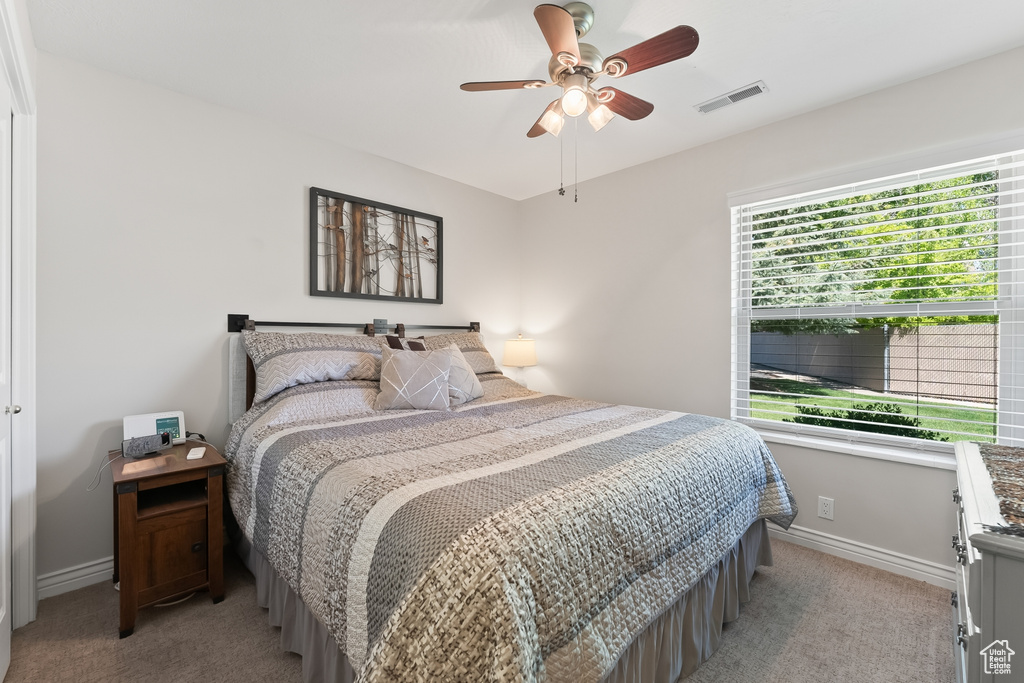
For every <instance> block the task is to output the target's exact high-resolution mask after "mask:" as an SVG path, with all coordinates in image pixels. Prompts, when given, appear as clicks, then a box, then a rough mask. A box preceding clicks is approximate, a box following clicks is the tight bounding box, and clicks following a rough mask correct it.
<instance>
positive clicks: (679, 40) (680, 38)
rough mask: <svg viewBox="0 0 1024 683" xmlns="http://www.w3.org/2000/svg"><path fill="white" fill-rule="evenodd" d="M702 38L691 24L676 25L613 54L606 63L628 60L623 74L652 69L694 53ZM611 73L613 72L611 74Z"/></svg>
mask: <svg viewBox="0 0 1024 683" xmlns="http://www.w3.org/2000/svg"><path fill="white" fill-rule="evenodd" d="M699 40H700V38H699V37H698V36H697V31H696V30H694V29H693V27H691V26H676V27H675V28H673V29H669V30H668V31H665V32H664V33H661V34H659V35H656V36H654V37H653V38H650V39H648V40H645V41H644V42H642V43H637V44H636V45H634V46H633V47H630V48H627V49H625V50H623V51H622V52H619V53H617V54H614V55H612V56H611V57H609V58H608V59H606V60H605V63H607V62H610V61H611V60H613V59H621V60H622V61H624V62H626V71H625V72H623V73H622V74H619V75H621V76H625V75H626V74H633V73H636V72H637V71H643V70H644V69H650V68H651V67H652V66H658V65H660V64H665V63H666V62H672V61H675V60H677V59H682V58H683V57H687V56H689V55H691V54H693V51H694V50H696V49H697V43H698V41H699ZM609 75H611V74H609Z"/></svg>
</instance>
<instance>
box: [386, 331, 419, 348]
mask: <svg viewBox="0 0 1024 683" xmlns="http://www.w3.org/2000/svg"><path fill="white" fill-rule="evenodd" d="M385 339H387V340H388V347H390V348H392V349H394V350H396V351H402V350H403V349H404V350H407V351H426V350H427V348H426V347H425V346H423V337H418V338H417V339H400V338H399V337H398V336H397V335H394V334H389V335H388V336H386V337H385Z"/></svg>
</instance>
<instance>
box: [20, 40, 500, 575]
mask: <svg viewBox="0 0 1024 683" xmlns="http://www.w3.org/2000/svg"><path fill="white" fill-rule="evenodd" d="M38 76H39V78H38V84H39V96H38V101H39V176H38V178H39V221H38V238H39V259H38V261H39V271H38V273H39V274H38V285H39V289H38V396H39V408H38V414H39V422H38V425H39V452H38V453H39V454H38V473H39V480H38V504H39V508H38V512H39V527H38V544H39V545H38V571H39V573H40V575H46V574H49V573H52V572H57V571H58V570H64V569H67V568H70V567H75V566H77V565H81V564H88V563H93V562H96V561H97V560H103V559H104V558H108V557H109V556H110V555H111V554H112V552H113V550H112V549H113V545H112V528H111V493H110V476H109V474H105V476H104V479H103V482H102V484H101V486H100V487H99V488H98V489H97V490H95V491H93V492H92V493H86V491H85V489H86V486H87V485H88V484H89V481H90V480H91V479H92V477H93V474H94V472H95V470H96V467H97V465H98V464H99V463H100V462H101V460H102V459H103V458H104V456H105V454H106V452H107V450H109V449H113V448H117V447H119V446H120V441H121V418H122V417H123V416H125V415H132V414H137V413H146V412H153V411H161V410H183V411H184V412H185V418H186V423H187V427H188V429H190V430H192V431H199V432H203V433H205V434H206V436H207V437H208V438H210V439H211V440H212V441H213V443H215V444H222V443H223V442H224V440H225V438H226V435H227V429H228V427H227V388H226V361H227V339H228V335H227V331H226V325H227V323H226V316H227V314H228V313H247V314H249V315H251V316H252V317H253V318H255V319H261V320H318V321H319V320H322V321H332V320H333V321H339V322H359V321H368V320H371V319H372V318H374V317H386V318H388V319H389V320H390V321H391V322H406V323H423V322H431V323H453V324H454V323H461V322H468V321H469V320H479V321H481V322H482V323H483V327H484V336H485V338H486V339H487V342H488V345H489V346H491V347H492V352H500V344H501V342H502V340H504V339H505V337H506V335H508V334H509V333H511V332H512V331H513V330H514V329H515V328H516V325H517V324H518V319H519V311H520V306H519V263H518V254H508V253H506V252H505V246H506V245H507V244H509V243H510V242H511V241H512V240H511V239H510V237H511V235H512V233H513V232H514V231H515V230H517V228H518V218H517V214H518V208H517V205H516V203H515V202H513V201H511V200H508V199H504V198H501V197H498V196H496V195H492V194H489V193H486V192H483V191H480V190H476V189H473V188H470V187H468V186H465V185H460V184H458V183H455V182H452V181H449V180H445V179H443V178H440V177H437V176H433V175H429V174H426V173H423V172H420V171H417V170H414V169H412V168H409V167H406V166H402V165H399V164H396V163H393V162H390V161H386V160H384V159H381V158H378V157H374V156H371V155H367V154H363V153H359V152H355V151H352V150H349V149H346V148H343V147H340V146H338V145H336V144H332V143H327V142H324V141H321V140H317V139H314V138H311V137H308V136H306V135H302V134H299V133H296V132H292V131H289V130H285V129H282V128H280V127H277V126H274V125H272V124H269V123H266V122H263V121H261V120H258V119H255V118H252V117H249V116H245V115H242V114H239V113H237V112H232V111H229V110H226V109H223V108H220V107H216V106H212V105H208V104H205V103H203V102H199V101H197V100H194V99H190V98H186V97H183V96H180V95H177V94H175V93H172V92H169V91H166V90H161V89H159V88H155V87H152V86H148V85H145V84H142V83H139V82H137V81H132V80H129V79H126V78H122V77H120V76H115V75H112V74H109V73H106V72H102V71H98V70H95V69H92V68H90V67H86V66H83V65H81V64H78V63H75V62H70V61H65V60H62V59H59V58H56V57H53V56H51V55H48V54H45V53H41V54H40V55H39V63H38ZM437 153H438V154H443V153H444V149H443V144H442V143H441V142H439V143H438V150H437ZM310 186H317V187H323V188H327V189H331V190H336V191H339V192H345V193H348V194H352V195H355V196H359V197H365V198H368V199H374V200H378V201H381V202H383V203H388V204H394V205H397V206H404V207H408V208H412V209H417V210H420V211H424V212H426V213H430V214H435V215H439V216H442V217H443V218H444V241H445V245H444V246H445V253H444V300H445V303H444V304H443V305H441V306H437V305H430V304H394V303H383V302H381V303H377V302H365V301H355V300H339V299H328V298H320V297H317V298H313V297H310V296H309V295H308V291H307V288H308V255H307V254H308V252H307V249H308V230H309V227H308V220H309V219H308V215H309V214H308V208H307V203H308V199H307V198H308V189H309V187H310Z"/></svg>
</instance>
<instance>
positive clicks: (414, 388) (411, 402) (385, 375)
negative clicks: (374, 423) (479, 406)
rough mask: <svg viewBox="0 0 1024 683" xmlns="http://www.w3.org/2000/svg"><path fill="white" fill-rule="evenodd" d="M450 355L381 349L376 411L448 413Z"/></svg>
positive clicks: (446, 353) (445, 351) (437, 352)
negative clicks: (409, 410) (446, 411)
mask: <svg viewBox="0 0 1024 683" xmlns="http://www.w3.org/2000/svg"><path fill="white" fill-rule="evenodd" d="M451 367H452V353H451V351H449V350H448V349H441V350H438V351H396V350H394V349H390V348H385V349H383V355H382V358H381V365H380V394H378V395H377V400H376V402H375V403H374V404H373V407H374V408H376V409H377V410H398V409H409V408H411V409H415V410H448V406H449V404H450V401H449V397H448V376H449V374H450V373H451Z"/></svg>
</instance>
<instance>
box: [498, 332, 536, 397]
mask: <svg viewBox="0 0 1024 683" xmlns="http://www.w3.org/2000/svg"><path fill="white" fill-rule="evenodd" d="M501 364H502V365H504V366H507V367H510V368H519V373H518V377H517V379H516V381H517V382H519V383H520V384H522V385H523V386H524V387H525V386H526V382H524V381H523V368H526V367H530V366H533V365H536V364H537V347H536V344H535V343H534V341H533V340H532V339H523V335H519V338H518V339H509V340H507V341H506V342H505V355H504V358H502V361H501Z"/></svg>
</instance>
